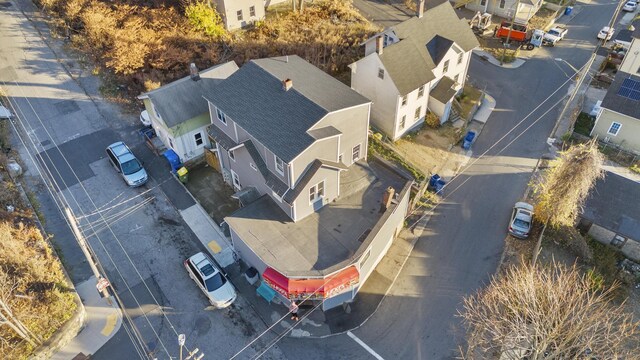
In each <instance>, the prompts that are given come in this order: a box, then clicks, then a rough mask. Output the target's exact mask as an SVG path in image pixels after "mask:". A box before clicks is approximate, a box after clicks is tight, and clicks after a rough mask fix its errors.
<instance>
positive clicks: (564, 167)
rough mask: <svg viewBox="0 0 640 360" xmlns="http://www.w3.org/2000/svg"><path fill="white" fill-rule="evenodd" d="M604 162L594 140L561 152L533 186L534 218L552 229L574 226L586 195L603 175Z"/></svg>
mask: <svg viewBox="0 0 640 360" xmlns="http://www.w3.org/2000/svg"><path fill="white" fill-rule="evenodd" d="M603 162H604V156H603V155H602V153H600V151H599V150H598V143H597V141H596V140H595V139H593V140H591V141H589V142H587V143H585V144H578V145H572V146H571V147H569V149H567V150H566V151H563V152H561V153H560V157H559V158H557V159H556V160H554V161H552V162H551V164H550V167H549V169H547V170H546V171H545V172H544V174H543V179H542V181H540V182H539V183H536V184H533V188H534V194H535V196H536V204H535V208H536V211H535V216H536V218H537V219H538V220H539V221H541V222H544V223H545V224H546V223H548V224H549V225H551V226H553V227H558V226H561V225H566V226H573V224H574V222H575V220H576V217H577V216H578V213H579V211H580V207H581V206H582V204H583V203H584V200H585V199H586V197H587V195H589V191H591V188H593V186H594V185H595V182H596V180H598V179H599V178H602V177H603V175H604V170H603V169H602V164H603Z"/></svg>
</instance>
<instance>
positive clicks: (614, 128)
mask: <svg viewBox="0 0 640 360" xmlns="http://www.w3.org/2000/svg"><path fill="white" fill-rule="evenodd" d="M621 127H622V124H620V123H618V122H615V121H614V122H612V123H611V126H609V130H608V131H607V134H609V135H613V136H616V135H618V133H619V132H620V128H621Z"/></svg>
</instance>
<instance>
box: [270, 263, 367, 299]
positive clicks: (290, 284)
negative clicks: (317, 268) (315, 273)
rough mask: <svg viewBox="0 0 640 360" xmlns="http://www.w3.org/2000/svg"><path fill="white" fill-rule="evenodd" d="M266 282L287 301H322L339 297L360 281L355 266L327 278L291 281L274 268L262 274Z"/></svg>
mask: <svg viewBox="0 0 640 360" xmlns="http://www.w3.org/2000/svg"><path fill="white" fill-rule="evenodd" d="M262 278H263V279H264V281H265V282H266V283H267V284H268V285H269V286H270V287H271V288H272V289H273V290H275V291H277V292H278V293H280V294H281V295H282V296H284V297H286V298H287V299H296V298H298V299H299V298H305V299H307V298H308V299H311V300H321V299H325V298H329V297H332V296H334V295H337V294H339V293H341V292H343V291H345V290H347V289H350V288H351V287H352V286H353V285H355V284H357V283H358V282H359V281H360V274H359V273H358V269H356V268H355V266H350V267H348V268H346V269H344V270H342V271H339V272H337V273H335V274H332V275H329V276H327V277H325V278H316V279H289V278H288V277H286V276H284V275H282V274H280V273H279V272H277V271H275V270H274V269H272V268H267V270H265V271H264V273H263V274H262Z"/></svg>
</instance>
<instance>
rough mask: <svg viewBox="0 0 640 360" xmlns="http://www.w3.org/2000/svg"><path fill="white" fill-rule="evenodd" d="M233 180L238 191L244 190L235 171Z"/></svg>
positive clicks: (232, 172) (232, 176)
mask: <svg viewBox="0 0 640 360" xmlns="http://www.w3.org/2000/svg"><path fill="white" fill-rule="evenodd" d="M231 179H232V181H233V186H235V187H236V188H238V189H242V185H241V184H240V177H239V176H238V174H236V172H235V171H233V170H231Z"/></svg>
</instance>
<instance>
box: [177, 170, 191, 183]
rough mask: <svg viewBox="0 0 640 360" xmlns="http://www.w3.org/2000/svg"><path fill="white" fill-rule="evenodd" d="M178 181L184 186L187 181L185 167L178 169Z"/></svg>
mask: <svg viewBox="0 0 640 360" xmlns="http://www.w3.org/2000/svg"><path fill="white" fill-rule="evenodd" d="M178 180H180V182H181V183H183V184H186V183H187V180H189V170H187V168H186V167H184V166H183V167H181V168H180V169H178Z"/></svg>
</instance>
